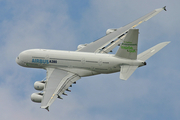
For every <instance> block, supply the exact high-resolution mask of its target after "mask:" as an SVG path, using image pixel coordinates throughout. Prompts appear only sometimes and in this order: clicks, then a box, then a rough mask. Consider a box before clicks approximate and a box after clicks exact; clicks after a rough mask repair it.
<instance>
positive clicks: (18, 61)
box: [16, 57, 20, 65]
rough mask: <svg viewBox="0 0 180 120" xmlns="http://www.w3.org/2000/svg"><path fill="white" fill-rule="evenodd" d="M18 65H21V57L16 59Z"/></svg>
mask: <svg viewBox="0 0 180 120" xmlns="http://www.w3.org/2000/svg"><path fill="white" fill-rule="evenodd" d="M16 63H17V64H18V65H20V60H19V57H16Z"/></svg>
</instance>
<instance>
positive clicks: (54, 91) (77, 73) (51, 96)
mask: <svg viewBox="0 0 180 120" xmlns="http://www.w3.org/2000/svg"><path fill="white" fill-rule="evenodd" d="M162 10H166V7H163V8H160V9H155V10H154V11H152V12H150V13H149V14H147V15H145V16H143V17H141V18H139V19H137V20H136V21H134V22H132V23H130V24H128V25H126V26H124V27H121V28H117V29H108V30H107V31H106V36H104V37H102V38H100V39H98V40H96V41H94V42H91V43H89V44H84V45H79V46H78V49H77V50H76V51H61V50H49V49H30V50H25V51H23V52H21V53H20V54H19V56H18V57H17V58H16V62H17V64H19V65H20V66H23V67H29V68H41V69H45V70H47V75H46V80H43V81H37V82H35V83H34V88H35V89H36V90H39V91H42V92H39V93H33V94H32V95H31V100H32V101H33V102H38V103H41V108H44V109H47V110H49V106H50V105H51V104H52V103H53V102H54V100H55V99H56V98H60V99H62V98H61V95H62V94H63V95H66V94H65V91H70V90H69V89H68V88H69V87H71V86H72V84H73V83H76V81H77V80H78V79H80V78H81V77H85V76H91V75H97V74H108V73H114V72H119V71H120V79H122V80H127V79H128V78H129V77H130V76H131V75H132V73H133V72H134V71H135V70H136V69H137V68H138V67H141V66H144V65H146V62H145V61H146V60H147V59H148V58H150V57H151V56H152V55H154V54H155V53H156V52H158V51H159V50H161V49H162V48H163V47H165V46H166V45H167V44H168V43H170V42H162V43H159V44H157V45H156V46H154V47H152V48H150V49H148V50H146V51H144V52H142V53H140V54H139V55H137V50H138V49H137V48H138V34H139V30H138V29H135V27H136V26H137V25H139V24H141V23H142V22H144V21H147V20H149V19H150V18H152V17H153V16H155V15H156V14H158V13H159V12H161V11H162ZM118 45H119V46H120V47H119V49H118V51H117V52H116V54H115V55H114V54H107V53H109V52H110V51H111V50H112V49H113V48H115V47H116V46H118Z"/></svg>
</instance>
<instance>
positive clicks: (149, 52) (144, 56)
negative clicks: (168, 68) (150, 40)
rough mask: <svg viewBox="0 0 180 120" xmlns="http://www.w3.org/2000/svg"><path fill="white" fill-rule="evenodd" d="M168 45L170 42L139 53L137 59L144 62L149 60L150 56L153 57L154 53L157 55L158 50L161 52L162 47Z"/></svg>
mask: <svg viewBox="0 0 180 120" xmlns="http://www.w3.org/2000/svg"><path fill="white" fill-rule="evenodd" d="M169 43H170V42H162V43H159V44H157V45H155V46H154V47H152V48H150V49H148V50H146V51H144V52H142V53H140V54H139V55H138V56H137V59H138V60H142V61H146V60H147V59H149V58H150V57H151V56H153V55H154V54H155V53H157V52H158V51H159V50H161V49H162V48H163V47H165V46H166V45H167V44H169Z"/></svg>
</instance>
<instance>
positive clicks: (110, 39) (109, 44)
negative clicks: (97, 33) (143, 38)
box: [77, 7, 166, 53]
mask: <svg viewBox="0 0 180 120" xmlns="http://www.w3.org/2000/svg"><path fill="white" fill-rule="evenodd" d="M162 10H166V7H163V8H159V9H155V10H154V11H152V12H150V13H148V14H146V15H145V16H143V17H141V18H139V19H137V20H135V21H134V22H132V23H130V24H128V25H126V26H124V27H121V28H118V29H116V30H115V31H114V32H112V33H110V34H108V35H106V36H104V37H102V38H100V39H98V40H96V41H94V42H92V43H89V44H86V45H85V46H84V47H82V48H80V49H78V50H77V51H81V52H95V53H108V52H110V51H111V50H112V49H113V48H115V47H116V46H117V45H119V44H120V43H121V42H122V39H123V37H124V36H125V35H126V33H127V32H128V31H129V29H132V28H135V27H136V26H138V25H139V24H141V23H142V22H145V21H147V20H149V19H150V18H152V17H153V16H155V15H156V14H158V13H159V12H161V11H162Z"/></svg>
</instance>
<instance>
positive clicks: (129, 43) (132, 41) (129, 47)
mask: <svg viewBox="0 0 180 120" xmlns="http://www.w3.org/2000/svg"><path fill="white" fill-rule="evenodd" d="M138 34H139V29H130V30H129V31H128V33H127V35H126V37H125V38H124V41H123V43H122V44H121V46H120V47H119V49H118V51H117V52H116V54H115V56H117V57H121V58H126V59H133V60H136V59H137V47H138Z"/></svg>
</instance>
